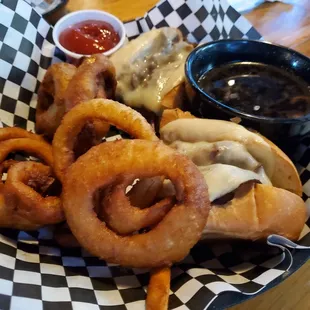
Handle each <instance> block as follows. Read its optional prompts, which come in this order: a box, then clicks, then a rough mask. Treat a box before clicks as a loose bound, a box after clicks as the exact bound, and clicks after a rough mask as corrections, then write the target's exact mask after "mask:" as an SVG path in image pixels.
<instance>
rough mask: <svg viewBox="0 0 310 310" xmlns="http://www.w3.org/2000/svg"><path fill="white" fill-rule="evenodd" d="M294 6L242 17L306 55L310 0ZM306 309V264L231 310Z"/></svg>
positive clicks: (121, 10) (108, 4) (107, 4)
mask: <svg viewBox="0 0 310 310" xmlns="http://www.w3.org/2000/svg"><path fill="white" fill-rule="evenodd" d="M295 2H296V4H294V5H289V4H283V3H265V4H263V5H261V6H260V7H258V8H256V9H254V10H252V11H251V12H249V13H247V14H246V17H247V18H248V19H249V21H250V22H251V23H252V24H253V25H254V26H255V27H256V29H258V31H260V33H261V34H262V35H263V36H264V38H265V39H266V40H268V41H272V42H276V43H279V44H282V45H286V46H289V47H292V48H294V49H296V50H297V51H300V52H301V53H304V54H305V55H307V56H310V0H295ZM156 3H157V0H136V1H130V5H129V4H128V1H127V0H88V1H84V0H71V1H69V2H68V4H67V5H66V6H65V7H64V8H63V9H62V10H60V11H58V12H57V13H56V14H54V15H52V16H50V17H49V21H50V22H52V23H53V22H55V21H56V20H58V19H59V18H60V17H61V16H62V15H64V14H66V13H68V12H70V11H76V10H82V9H101V10H105V11H108V12H110V13H112V14H114V15H116V16H118V17H119V18H120V19H122V20H123V21H126V20H130V19H133V18H135V17H139V16H142V15H143V14H144V13H145V12H146V11H147V10H149V9H150V8H152V6H153V5H154V4H156ZM248 309H253V310H254V309H255V310H289V309H294V310H307V309H310V261H308V263H306V264H305V265H304V266H303V267H302V268H301V269H300V270H299V271H297V272H296V273H295V274H293V275H292V276H291V277H290V278H288V279H287V280H286V281H285V282H283V283H281V284H280V285H278V286H276V287H275V288H273V289H271V290H269V291H267V292H266V293H264V294H262V295H259V296H257V297H255V298H253V299H251V300H249V301H247V302H245V303H243V304H241V305H238V306H235V307H232V308H231V310H248Z"/></svg>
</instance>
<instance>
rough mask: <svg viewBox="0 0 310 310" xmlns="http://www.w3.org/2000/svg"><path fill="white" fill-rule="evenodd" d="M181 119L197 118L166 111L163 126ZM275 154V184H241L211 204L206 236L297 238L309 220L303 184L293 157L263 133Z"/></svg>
mask: <svg viewBox="0 0 310 310" xmlns="http://www.w3.org/2000/svg"><path fill="white" fill-rule="evenodd" d="M179 118H194V116H193V115H191V114H190V113H189V112H183V111H181V110H180V109H172V110H165V111H164V113H163V115H162V119H161V122H160V128H162V127H163V126H165V125H167V124H168V123H169V122H172V121H174V120H177V119H179ZM261 137H262V138H264V140H265V141H266V142H267V143H268V144H269V145H270V147H271V150H272V152H273V154H274V155H275V172H274V175H273V177H272V179H271V182H272V184H273V186H270V185H264V184H250V185H249V186H240V187H239V188H238V189H237V190H236V191H235V194H234V198H233V199H232V200H230V201H229V202H227V203H225V204H223V205H216V204H212V209H211V211H210V214H209V218H208V222H207V225H206V228H205V230H204V234H203V239H231V238H233V239H246V240H257V239H265V238H266V237H267V236H268V235H270V234H279V235H282V236H284V237H286V238H288V239H291V240H297V239H298V237H299V236H300V233H301V231H302V229H303V226H304V223H305V221H306V208H305V203H304V201H303V200H302V198H301V196H302V184H301V181H300V178H299V175H298V172H297V170H296V168H295V166H294V164H293V163H292V162H291V160H290V159H289V158H288V157H287V156H286V155H285V154H284V152H283V151H281V150H280V149H279V148H278V147H277V146H276V145H275V144H273V143H272V142H271V141H269V140H268V139H267V138H265V137H263V136H261Z"/></svg>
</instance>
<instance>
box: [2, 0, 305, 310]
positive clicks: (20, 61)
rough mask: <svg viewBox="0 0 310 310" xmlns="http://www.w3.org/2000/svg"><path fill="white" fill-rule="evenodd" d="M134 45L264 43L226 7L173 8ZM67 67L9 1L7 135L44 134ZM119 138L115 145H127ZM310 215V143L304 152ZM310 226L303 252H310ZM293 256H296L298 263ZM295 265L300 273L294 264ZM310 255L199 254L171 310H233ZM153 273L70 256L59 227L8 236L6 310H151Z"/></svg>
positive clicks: (176, 276)
mask: <svg viewBox="0 0 310 310" xmlns="http://www.w3.org/2000/svg"><path fill="white" fill-rule="evenodd" d="M125 26H126V30H127V34H128V37H129V39H132V38H134V37H136V36H138V35H139V34H140V33H142V32H144V31H148V30H149V29H151V28H153V27H162V26H173V27H178V28H179V29H180V30H181V31H182V32H183V34H184V35H185V36H186V37H187V39H188V40H190V41H195V42H198V43H201V42H207V41H211V40H217V39H222V38H250V39H260V38H261V36H260V35H259V33H258V32H257V31H256V30H255V29H254V28H253V27H252V26H251V24H250V23H249V22H248V21H247V20H246V19H244V18H243V17H242V16H240V15H239V14H238V13H237V12H236V11H235V10H234V9H233V8H232V7H231V6H229V5H228V4H227V2H226V1H224V0H223V1H222V0H221V1H211V0H206V1H197V0H196V1H195V0H190V1H183V0H168V1H162V2H160V3H158V4H157V5H156V6H155V7H154V8H152V9H151V10H150V11H149V12H147V13H146V15H145V16H144V17H143V18H138V19H136V20H133V21H130V22H127V23H126V24H125ZM59 60H64V55H62V54H61V53H60V52H59V50H57V49H56V48H55V46H54V44H53V41H52V28H51V27H50V26H49V25H48V24H47V22H46V21H45V20H44V19H43V18H42V17H41V16H40V15H39V14H38V13H37V12H36V11H35V10H34V9H33V8H32V7H31V6H30V5H29V4H27V3H26V2H24V1H23V0H19V1H18V0H2V1H0V119H1V121H2V123H3V125H4V126H13V125H16V126H20V127H23V128H27V129H28V130H33V129H34V121H35V108H36V102H37V95H36V92H37V89H38V87H39V84H40V81H41V80H42V78H43V76H44V74H45V72H46V69H47V68H48V67H49V66H50V64H51V63H53V62H55V61H59ZM118 134H119V133H118V132H117V131H112V132H110V134H109V137H108V138H107V139H106V140H108V141H109V140H113V139H115V138H117V137H119V136H118ZM296 158H297V163H298V164H297V165H298V169H299V171H300V175H301V180H302V182H303V184H304V195H303V198H304V200H305V201H306V204H307V205H308V207H309V208H310V198H309V196H310V164H309V159H310V138H308V140H307V139H305V141H304V143H303V144H301V145H300V147H299V149H298V150H296ZM309 226H310V221H309V220H308V222H307V223H306V225H305V228H304V230H303V233H302V238H301V240H300V241H299V242H300V244H304V245H310V229H309ZM288 254H289V255H288ZM291 256H292V257H293V263H292V260H291ZM308 258H309V251H304V252H302V251H291V252H288V251H284V252H283V251H281V250H279V249H278V248H275V247H270V246H267V245H264V244H258V243H248V242H235V243H231V244H225V243H224V244H223V243H222V244H218V243H217V244H205V243H203V242H201V243H199V244H197V245H196V246H195V247H194V248H193V249H192V250H191V253H190V255H189V256H188V257H187V258H186V259H185V260H183V261H182V262H180V263H178V264H176V265H175V266H173V267H172V280H171V289H170V299H169V309H195V310H196V309H197V310H199V309H206V308H208V309H223V308H225V307H228V306H230V305H232V304H235V303H238V302H240V301H243V300H245V299H247V298H248V297H249V296H250V295H253V294H257V293H258V292H261V291H263V290H266V289H268V288H269V287H270V286H271V285H274V284H276V283H278V282H280V281H282V280H283V279H284V278H285V277H287V276H288V275H289V274H291V273H292V272H293V271H295V270H296V269H298V268H299V267H300V266H301V265H302V264H303V263H304V262H305V261H306V260H307V259H308ZM148 281H149V273H148V270H143V269H128V268H121V267H119V266H116V265H112V264H106V263H105V262H104V261H102V260H99V259H97V258H95V257H93V256H91V255H90V254H89V253H87V252H86V251H84V250H83V249H80V248H77V249H65V248H60V247H59V246H58V245H57V244H56V243H55V242H54V240H53V227H48V228H44V229H41V230H39V231H35V232H28V233H26V232H23V231H15V230H4V229H2V230H1V231H0V309H1V310H8V309H11V310H17V309H32V310H41V309H44V310H53V309H57V310H58V309H62V310H67V309H70V310H71V309H74V310H81V309H83V310H84V309H87V310H93V309H104V310H108V309H109V310H112V309H113V310H114V309H115V310H119V309H128V310H131V309H135V310H139V309H144V306H145V303H144V300H145V298H146V287H147V284H148Z"/></svg>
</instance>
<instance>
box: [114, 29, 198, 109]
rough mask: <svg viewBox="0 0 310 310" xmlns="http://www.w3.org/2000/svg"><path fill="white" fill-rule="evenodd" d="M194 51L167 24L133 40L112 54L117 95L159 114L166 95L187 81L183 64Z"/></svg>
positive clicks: (134, 104)
mask: <svg viewBox="0 0 310 310" xmlns="http://www.w3.org/2000/svg"><path fill="white" fill-rule="evenodd" d="M191 50H192V46H191V45H190V44H188V43H186V42H184V41H183V40H182V38H181V36H180V33H179V31H178V30H177V29H174V28H168V27H164V28H160V29H154V30H152V31H149V32H146V33H144V34H142V35H140V36H139V37H138V38H137V39H135V40H133V41H130V42H129V43H128V44H127V45H125V46H124V47H123V48H121V49H120V50H119V51H117V52H116V53H114V54H113V55H112V56H111V60H112V62H113V64H114V66H115V69H116V79H117V88H116V96H117V97H118V98H120V99H121V100H122V101H123V102H124V103H126V104H127V105H129V106H131V107H135V108H142V107H145V108H146V109H148V110H150V111H153V112H155V113H157V114H160V113H161V111H162V106H161V101H162V99H163V98H164V96H165V95H166V94H168V93H169V92H170V91H171V90H172V89H173V88H174V87H176V86H178V85H179V84H180V83H182V82H183V81H184V64H185V60H186V58H187V56H188V54H189V53H190V51H191Z"/></svg>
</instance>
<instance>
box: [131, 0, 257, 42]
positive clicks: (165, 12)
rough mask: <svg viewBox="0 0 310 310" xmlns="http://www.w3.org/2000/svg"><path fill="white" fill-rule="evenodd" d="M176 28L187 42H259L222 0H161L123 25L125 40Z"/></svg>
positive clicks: (252, 29)
mask: <svg viewBox="0 0 310 310" xmlns="http://www.w3.org/2000/svg"><path fill="white" fill-rule="evenodd" d="M164 26H170V27H174V28H178V29H180V30H181V31H182V33H183V35H184V36H185V37H186V38H187V40H188V41H190V42H196V43H206V42H209V41H214V40H220V39H228V38H231V39H241V38H244V39H249V38H250V39H253V40H259V39H261V35H260V34H259V33H258V32H257V31H256V30H255V29H254V28H253V26H252V25H251V24H250V23H249V22H248V21H247V19H245V18H244V17H243V16H241V15H240V14H239V13H238V12H237V11H236V10H234V9H233V8H232V7H231V6H230V5H229V4H228V3H227V2H226V0H224V1H222V0H213V1H212V0H209V1H207V0H196V1H194V0H191V1H184V0H165V1H160V2H159V3H158V4H157V5H156V6H155V7H153V8H152V9H151V10H149V11H148V12H147V13H146V14H145V16H144V17H143V18H137V19H136V20H133V21H131V22H127V23H126V30H127V34H128V37H129V39H131V38H135V37H137V36H138V35H139V34H140V33H141V32H146V31H149V30H150V29H152V28H160V27H164Z"/></svg>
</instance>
